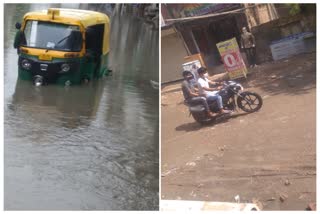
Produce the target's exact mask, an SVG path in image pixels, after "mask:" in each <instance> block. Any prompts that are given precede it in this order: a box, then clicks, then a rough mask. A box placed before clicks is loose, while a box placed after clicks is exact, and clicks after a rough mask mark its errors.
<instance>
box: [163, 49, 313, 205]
mask: <svg viewBox="0 0 320 214" xmlns="http://www.w3.org/2000/svg"><path fill="white" fill-rule="evenodd" d="M315 63H316V57H315V54H306V55H300V56H296V57H294V58H290V59H288V60H283V61H281V62H277V63H267V64H263V65H261V66H259V67H258V68H255V70H254V72H253V73H252V74H251V75H250V77H249V78H248V81H247V82H243V85H244V86H245V88H246V89H247V90H250V91H255V92H257V93H259V94H260V95H262V97H263V100H264V104H263V106H262V109H261V110H260V111H259V112H256V113H252V114H244V113H243V112H241V111H239V112H238V113H235V114H233V116H232V117H231V118H230V119H228V120H225V121H223V122H220V123H216V124H211V125H208V126H201V125H199V124H197V123H196V122H195V121H194V120H193V118H192V117H189V112H188V109H187V107H186V106H184V105H183V104H182V100H183V96H182V93H181V92H180V91H177V92H171V93H165V94H162V108H161V109H162V110H161V112H162V126H161V128H162V146H161V149H162V152H161V156H162V157H161V159H162V160H161V162H162V165H161V170H162V173H161V174H162V175H161V176H162V189H161V191H162V193H161V197H162V199H178V200H179V199H183V200H203V201H226V202H234V197H235V196H236V195H239V196H240V201H241V202H252V200H258V201H260V202H261V203H262V205H263V210H304V209H305V208H306V207H307V205H308V203H310V202H315V201H316V65H315ZM280 197H282V199H283V201H281V200H280Z"/></svg>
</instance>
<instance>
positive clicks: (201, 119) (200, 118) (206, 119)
mask: <svg viewBox="0 0 320 214" xmlns="http://www.w3.org/2000/svg"><path fill="white" fill-rule="evenodd" d="M203 114H205V113H203ZM191 115H192V117H193V119H194V120H195V121H197V122H198V123H200V124H201V125H208V124H210V123H211V122H212V120H213V119H212V118H209V117H206V116H204V115H200V114H195V113H191Z"/></svg>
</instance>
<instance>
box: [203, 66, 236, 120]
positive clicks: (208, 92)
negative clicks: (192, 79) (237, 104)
mask: <svg viewBox="0 0 320 214" xmlns="http://www.w3.org/2000/svg"><path fill="white" fill-rule="evenodd" d="M206 73H207V69H206V68H204V67H201V68H199V69H198V74H199V79H198V83H199V85H200V86H199V93H200V94H201V95H204V96H205V97H206V99H207V102H208V103H212V102H214V101H217V104H218V107H219V109H220V110H219V113H220V114H229V113H231V111H229V110H224V109H223V105H222V97H221V96H220V95H219V94H218V92H219V90H220V89H222V86H218V87H216V88H212V87H210V85H209V84H212V85H217V84H219V83H217V82H213V81H211V80H209V79H208V78H206V76H205V74H206Z"/></svg>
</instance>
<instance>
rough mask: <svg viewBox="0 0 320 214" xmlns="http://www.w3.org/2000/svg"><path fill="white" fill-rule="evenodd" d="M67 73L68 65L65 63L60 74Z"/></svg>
mask: <svg viewBox="0 0 320 214" xmlns="http://www.w3.org/2000/svg"><path fill="white" fill-rule="evenodd" d="M68 71H70V65H69V64H67V63H64V64H62V65H61V71H60V73H65V72H68Z"/></svg>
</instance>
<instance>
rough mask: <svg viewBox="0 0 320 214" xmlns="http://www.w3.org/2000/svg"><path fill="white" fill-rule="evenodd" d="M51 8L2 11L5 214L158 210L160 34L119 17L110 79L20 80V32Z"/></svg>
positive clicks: (7, 7)
mask: <svg viewBox="0 0 320 214" xmlns="http://www.w3.org/2000/svg"><path fill="white" fill-rule="evenodd" d="M51 6H52V5H51ZM53 6H56V7H57V6H58V5H53ZM47 7H48V5H45V4H41V5H23V4H19V5H5V12H4V17H5V20H4V27H5V29H7V30H6V31H5V32H4V39H5V41H4V48H5V50H4V57H5V58H4V87H5V92H4V93H5V94H4V105H5V106H4V120H5V121H4V170H5V171H4V208H5V210H154V209H158V183H159V180H158V172H159V171H158V170H159V167H158V165H159V158H158V145H159V141H158V139H159V134H158V129H159V126H158V122H159V119H158V118H159V116H158V115H159V113H158V112H159V111H158V106H159V105H158V100H159V99H158V90H155V89H153V88H152V87H151V85H150V83H149V81H150V79H152V80H155V81H158V32H157V31H155V30H152V27H151V26H150V25H147V24H144V23H143V22H142V21H141V20H139V19H137V18H133V17H131V16H129V15H122V16H120V15H117V14H115V15H114V17H112V28H111V31H112V34H111V42H110V44H111V52H110V54H111V56H110V60H111V64H110V66H111V68H112V70H113V75H112V76H110V77H106V78H105V79H102V80H99V81H96V82H94V84H92V83H91V84H90V85H87V86H72V87H69V88H64V87H61V86H54V85H49V86H45V87H34V86H33V85H32V84H31V82H26V81H21V80H18V78H17V73H18V72H17V71H18V68H17V60H18V56H17V51H16V50H15V49H13V39H14V36H15V33H16V29H15V28H14V24H15V22H17V21H20V20H21V19H22V16H23V14H24V13H25V12H27V11H32V10H35V9H42V8H47ZM74 7H76V5H75V6H74Z"/></svg>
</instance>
